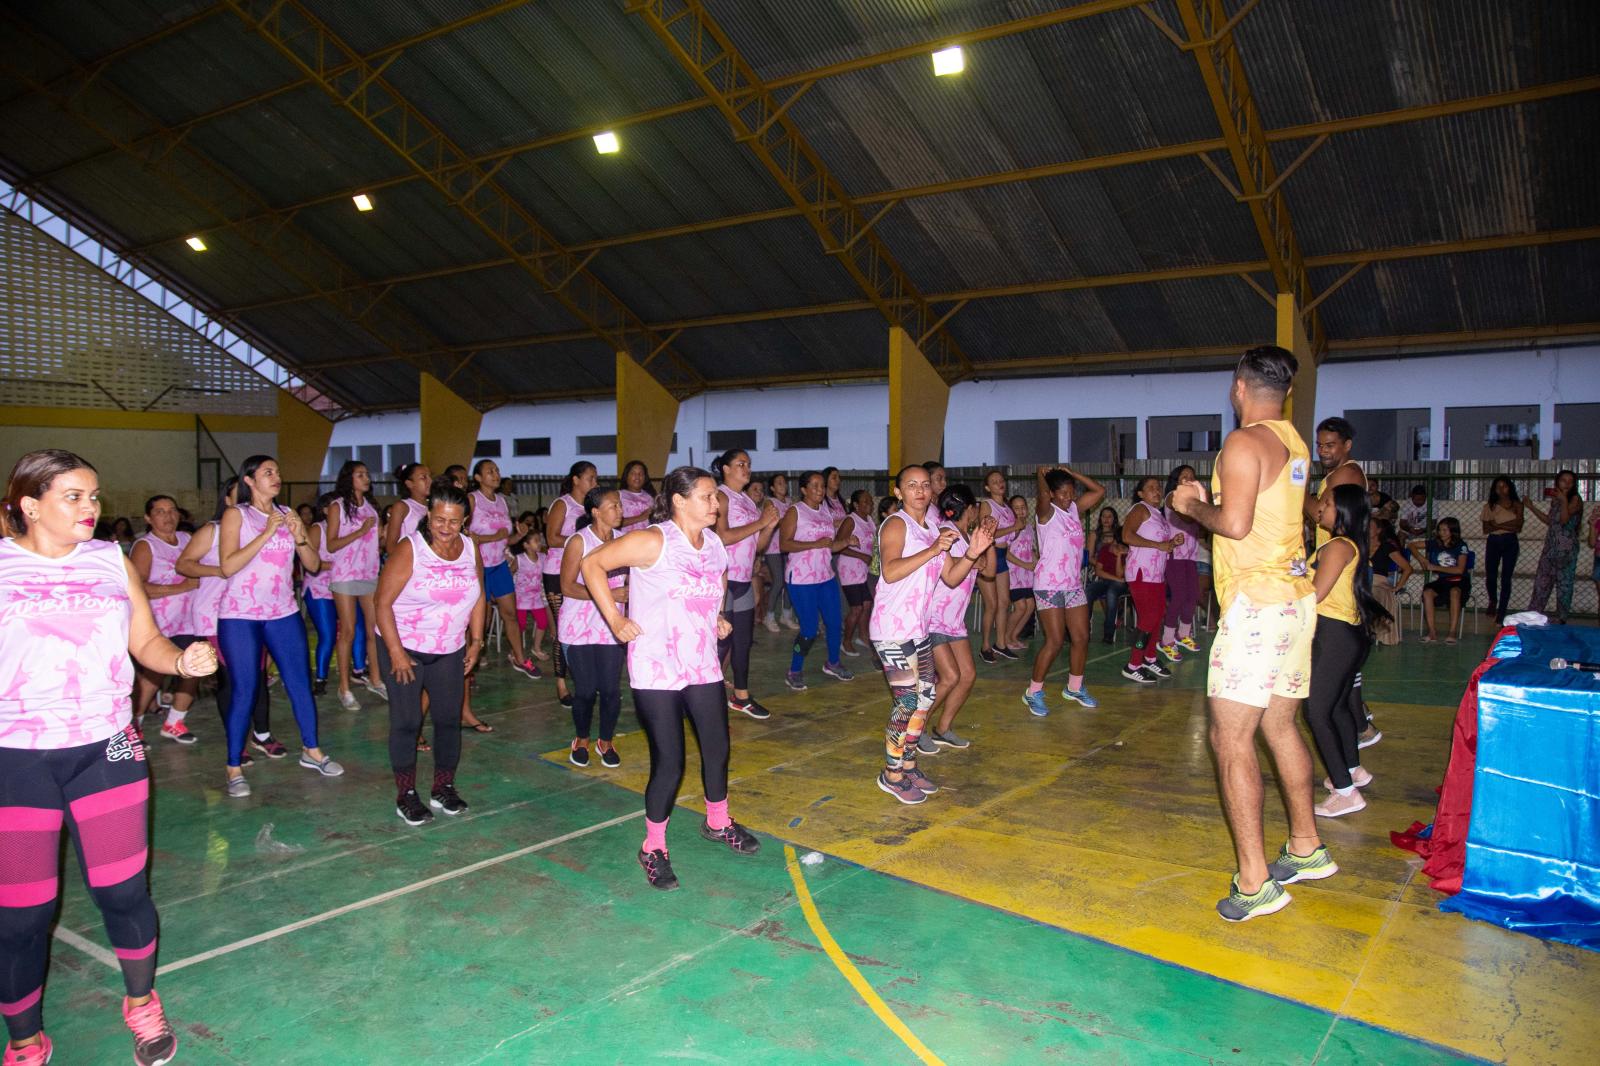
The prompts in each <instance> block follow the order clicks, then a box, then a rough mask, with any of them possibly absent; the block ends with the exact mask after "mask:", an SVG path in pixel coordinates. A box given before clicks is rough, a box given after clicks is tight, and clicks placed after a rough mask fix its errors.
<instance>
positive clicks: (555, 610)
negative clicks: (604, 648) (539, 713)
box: [544, 574, 567, 677]
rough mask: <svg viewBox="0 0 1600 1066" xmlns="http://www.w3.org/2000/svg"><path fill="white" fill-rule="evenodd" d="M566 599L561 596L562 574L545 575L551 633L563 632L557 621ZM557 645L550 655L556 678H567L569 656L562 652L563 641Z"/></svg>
mask: <svg viewBox="0 0 1600 1066" xmlns="http://www.w3.org/2000/svg"><path fill="white" fill-rule="evenodd" d="M565 599H566V597H565V596H563V595H562V594H561V575H560V574H546V575H544V605H545V608H546V609H547V610H549V612H550V632H551V633H559V632H561V630H559V629H557V628H556V620H557V619H559V618H560V617H561V602H562V601H563V600H565ZM555 645H556V646H555V647H554V648H552V649H551V650H550V655H551V658H552V659H553V660H554V666H555V671H556V676H557V677H566V676H567V655H566V652H564V651H562V650H561V641H559V640H557V641H556V642H555Z"/></svg>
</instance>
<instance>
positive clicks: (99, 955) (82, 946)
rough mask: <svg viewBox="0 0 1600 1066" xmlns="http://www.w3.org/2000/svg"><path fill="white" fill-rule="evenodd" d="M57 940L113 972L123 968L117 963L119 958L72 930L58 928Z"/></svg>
mask: <svg viewBox="0 0 1600 1066" xmlns="http://www.w3.org/2000/svg"><path fill="white" fill-rule="evenodd" d="M56 939H57V940H59V941H61V942H62V943H64V944H71V945H72V946H73V947H75V948H77V949H78V950H79V951H81V952H83V953H84V954H85V955H87V956H89V957H90V958H91V959H94V960H95V961H96V962H103V963H105V964H106V965H107V966H109V967H111V968H112V969H113V970H120V969H122V966H121V965H120V964H119V963H118V962H117V957H116V956H115V955H113V954H111V952H109V951H107V950H106V949H105V948H103V947H101V946H100V945H99V944H96V943H95V942H94V941H92V940H87V939H85V938H84V937H83V936H82V935H81V934H78V933H74V932H73V931H72V930H71V929H65V928H62V927H61V926H57V927H56Z"/></svg>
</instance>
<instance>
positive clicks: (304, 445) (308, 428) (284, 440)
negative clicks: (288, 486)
mask: <svg viewBox="0 0 1600 1066" xmlns="http://www.w3.org/2000/svg"><path fill="white" fill-rule="evenodd" d="M332 436H333V423H332V422H330V421H328V420H327V419H326V418H325V417H323V416H322V415H320V414H318V413H317V412H316V411H313V410H312V409H311V408H310V407H307V406H306V405H305V404H303V403H301V402H300V401H299V400H297V399H295V398H294V397H293V396H291V395H289V393H288V392H287V391H286V390H284V389H279V390H278V456H277V458H278V470H279V472H280V473H281V474H282V475H283V480H284V481H291V482H292V481H302V482H315V481H316V480H317V479H318V478H320V477H321V476H322V460H323V459H324V458H326V456H327V454H328V439H329V438H330V437H332ZM381 474H382V471H373V476H374V477H377V476H380V475H381Z"/></svg>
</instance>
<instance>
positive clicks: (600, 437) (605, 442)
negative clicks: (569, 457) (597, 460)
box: [578, 433, 617, 455]
mask: <svg viewBox="0 0 1600 1066" xmlns="http://www.w3.org/2000/svg"><path fill="white" fill-rule="evenodd" d="M578 454H579V455H616V454H617V435H616V434H615V433H612V434H609V435H604V434H596V435H594V436H587V437H579V438H578Z"/></svg>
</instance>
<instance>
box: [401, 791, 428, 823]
mask: <svg viewBox="0 0 1600 1066" xmlns="http://www.w3.org/2000/svg"><path fill="white" fill-rule="evenodd" d="M394 813H396V814H398V815H399V816H400V820H401V821H403V822H405V823H406V824H407V825H427V824H428V823H429V822H431V821H433V812H432V811H430V810H428V808H427V807H425V806H423V803H422V797H421V796H419V795H417V790H416V789H414V788H408V789H406V790H405V791H404V792H402V793H401V794H400V796H399V798H398V799H396V800H395V801H394Z"/></svg>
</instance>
